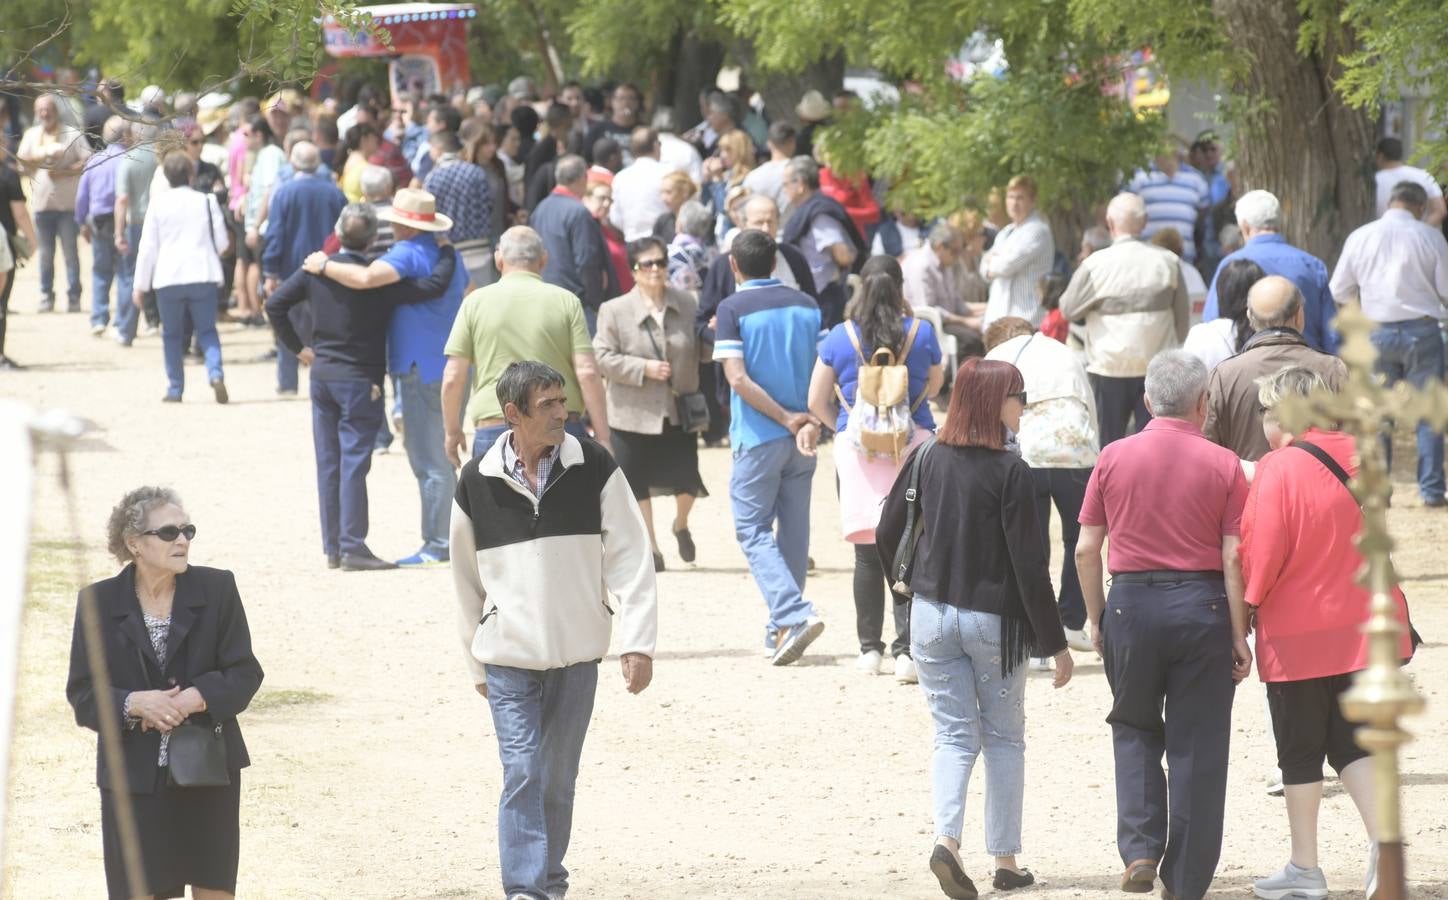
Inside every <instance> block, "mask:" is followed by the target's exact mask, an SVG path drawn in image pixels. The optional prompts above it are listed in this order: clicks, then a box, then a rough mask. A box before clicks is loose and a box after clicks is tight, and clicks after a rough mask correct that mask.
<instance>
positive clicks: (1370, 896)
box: [1363, 841, 1378, 900]
mask: <svg viewBox="0 0 1448 900" xmlns="http://www.w3.org/2000/svg"><path fill="white" fill-rule="evenodd" d="M1363 895H1364V896H1365V897H1367V900H1376V898H1377V895H1378V842H1377V841H1373V843H1372V846H1371V847H1369V848H1368V874H1367V877H1366V878H1365V879H1363Z"/></svg>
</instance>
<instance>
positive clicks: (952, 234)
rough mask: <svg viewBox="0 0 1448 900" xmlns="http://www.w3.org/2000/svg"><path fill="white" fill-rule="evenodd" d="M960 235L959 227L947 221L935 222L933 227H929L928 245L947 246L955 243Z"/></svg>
mask: <svg viewBox="0 0 1448 900" xmlns="http://www.w3.org/2000/svg"><path fill="white" fill-rule="evenodd" d="M959 237H960V229H959V228H956V227H955V226H954V225H951V224H950V223H949V222H936V223H935V227H933V228H931V229H930V237H929V238H928V240H929V241H930V246H932V247H947V246H949V245H951V244H953V243H955V241H956V239H958V238H959Z"/></svg>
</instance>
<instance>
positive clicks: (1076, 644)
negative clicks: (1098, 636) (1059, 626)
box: [1066, 628, 1096, 653]
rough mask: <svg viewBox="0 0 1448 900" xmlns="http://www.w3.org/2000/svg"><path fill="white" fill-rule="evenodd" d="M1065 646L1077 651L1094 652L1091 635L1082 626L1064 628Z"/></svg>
mask: <svg viewBox="0 0 1448 900" xmlns="http://www.w3.org/2000/svg"><path fill="white" fill-rule="evenodd" d="M1066 646H1067V647H1070V648H1071V649H1072V650H1075V651H1076V652H1077V653H1095V652H1096V645H1095V644H1093V643H1091V636H1090V635H1088V634H1087V633H1086V629H1084V628H1067V629H1066Z"/></svg>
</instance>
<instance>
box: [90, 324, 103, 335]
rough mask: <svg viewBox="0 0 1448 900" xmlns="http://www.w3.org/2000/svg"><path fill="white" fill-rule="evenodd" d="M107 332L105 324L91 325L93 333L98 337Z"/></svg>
mask: <svg viewBox="0 0 1448 900" xmlns="http://www.w3.org/2000/svg"><path fill="white" fill-rule="evenodd" d="M105 333H106V326H104V325H92V326H91V334H93V335H95V336H96V337H100V336H101V335H103V334H105Z"/></svg>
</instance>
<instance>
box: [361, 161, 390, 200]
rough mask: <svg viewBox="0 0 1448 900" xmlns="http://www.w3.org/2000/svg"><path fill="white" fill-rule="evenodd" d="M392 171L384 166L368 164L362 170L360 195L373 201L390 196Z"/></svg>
mask: <svg viewBox="0 0 1448 900" xmlns="http://www.w3.org/2000/svg"><path fill="white" fill-rule="evenodd" d="M394 186H395V185H394V182H393V180H392V171H391V170H390V169H388V168H387V167H386V166H376V165H370V164H369V165H368V166H367V168H365V169H363V170H362V196H363V197H366V198H367V199H368V200H371V201H373V202H374V203H375V202H377V201H378V200H386V199H387V198H388V197H391V196H392V188H393V187H394Z"/></svg>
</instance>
